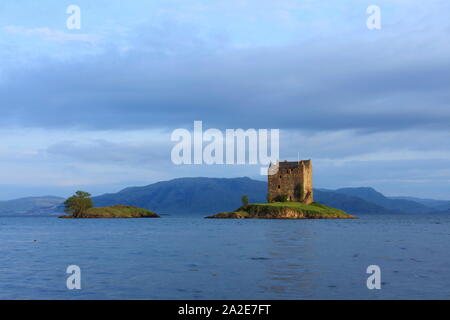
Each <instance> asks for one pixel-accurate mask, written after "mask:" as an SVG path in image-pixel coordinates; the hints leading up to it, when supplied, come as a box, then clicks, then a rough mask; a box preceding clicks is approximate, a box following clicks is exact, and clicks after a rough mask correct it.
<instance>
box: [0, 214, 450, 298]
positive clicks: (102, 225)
mask: <svg viewBox="0 0 450 320" xmlns="http://www.w3.org/2000/svg"><path fill="white" fill-rule="evenodd" d="M449 225H450V215H441V216H439V215H429V216H406V215H402V216H362V217H360V219H355V220H295V221H290V220H245V221H243V220H210V219H202V218H201V217H178V218H177V217H164V218H162V219H126V220H119V219H117V220H115V219H87V220H73V219H56V218H51V217H45V218H44V217H41V218H32V217H28V218H7V217H2V218H0V243H1V246H0V259H1V261H0V262H1V263H0V299H449V298H450V290H449V287H450V273H448V270H449V269H450V255H449V254H448V253H449V251H448V248H449V244H450V231H449V230H450V228H449ZM71 264H76V265H79V266H80V267H81V270H82V290H79V291H75V290H74V291H69V290H67V289H66V285H65V284H66V277H67V274H66V273H65V270H66V268H67V266H68V265H71ZM372 264H375V265H379V266H380V268H381V270H382V289H381V290H368V289H367V287H366V280H367V277H368V274H366V269H367V267H368V266H369V265H372Z"/></svg>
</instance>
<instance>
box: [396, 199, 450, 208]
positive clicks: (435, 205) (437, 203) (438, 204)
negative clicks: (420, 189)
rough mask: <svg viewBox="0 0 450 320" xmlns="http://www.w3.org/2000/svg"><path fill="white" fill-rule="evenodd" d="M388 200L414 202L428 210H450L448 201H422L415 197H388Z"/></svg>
mask: <svg viewBox="0 0 450 320" xmlns="http://www.w3.org/2000/svg"><path fill="white" fill-rule="evenodd" d="M389 198H391V199H401V200H410V201H415V202H418V203H421V204H423V205H425V206H427V207H430V208H450V201H448V200H434V199H422V198H416V197H389Z"/></svg>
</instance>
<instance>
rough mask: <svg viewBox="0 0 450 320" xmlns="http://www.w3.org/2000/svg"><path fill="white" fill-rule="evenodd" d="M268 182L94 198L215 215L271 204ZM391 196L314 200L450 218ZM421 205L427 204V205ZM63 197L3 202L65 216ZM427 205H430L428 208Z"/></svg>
mask: <svg viewBox="0 0 450 320" xmlns="http://www.w3.org/2000/svg"><path fill="white" fill-rule="evenodd" d="M266 194H267V182H265V181H258V180H252V179H250V178H228V179H227V178H179V179H174V180H170V181H161V182H157V183H153V184H150V185H147V186H142V187H129V188H125V189H123V190H121V191H119V192H117V193H108V194H103V195H100V196H96V197H93V198H92V199H93V201H94V205H95V206H97V207H108V206H113V205H118V204H122V205H127V206H135V207H140V208H145V209H148V210H152V211H155V212H158V213H160V214H174V215H176V214H199V215H211V214H213V213H215V212H222V211H232V210H234V209H236V208H238V207H240V206H241V200H240V199H241V196H242V195H247V196H248V197H249V201H250V202H251V203H261V202H265V201H266ZM415 199H417V201H416V200H413V199H412V198H408V199H404V198H391V197H386V196H384V195H383V194H381V193H380V192H378V191H376V190H374V189H373V188H367V187H364V188H341V189H338V190H327V189H315V190H314V200H315V201H316V202H319V203H322V204H324V205H327V206H330V207H333V208H338V209H340V210H343V211H345V212H348V213H349V214H354V215H362V214H399V213H419V214H427V213H450V202H449V201H441V200H435V201H433V200H431V199H419V198H415ZM420 200H423V202H421V201H420ZM63 201H64V199H63V198H60V197H51V196H48V197H32V198H22V199H17V200H11V201H0V214H8V215H11V214H40V215H49V214H53V215H55V214H58V215H60V214H61V213H62V212H63V209H64V208H63V206H62V202H63ZM424 202H426V203H430V205H425V204H424Z"/></svg>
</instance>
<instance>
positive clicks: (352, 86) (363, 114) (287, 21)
mask: <svg viewBox="0 0 450 320" xmlns="http://www.w3.org/2000/svg"><path fill="white" fill-rule="evenodd" d="M71 4H75V5H78V6H79V7H80V8H81V30H68V29H67V28H66V19H67V17H68V15H67V14H66V8H67V6H69V5H71ZM372 4H376V5H378V6H379V7H380V8H381V14H382V28H381V30H376V31H375V30H368V29H367V27H366V19H367V17H368V15H367V14H366V8H367V7H368V6H369V5H372ZM448 12H450V3H449V2H448V1H444V0H442V1H439V0H435V1H427V2H424V1H416V0H397V1H385V0H380V1H378V0H372V1H364V0H355V1H350V0H349V1H344V0H341V1H300V0H298V1H295V0H289V1H285V0H280V1H267V0H260V1H250V0H249V1H235V0H227V1H212V0H208V1H206V0H203V1H190V0H183V1H132V2H131V1H112V0H108V1H98V0H97V1H77V0H74V1H24V0H22V1H10V0H8V1H2V2H1V3H0V97H1V100H0V101H1V102H0V110H1V117H0V134H1V137H2V139H1V142H0V199H11V198H16V197H22V196H28V195H43V194H54V195H62V196H66V195H68V194H70V193H71V192H73V191H74V190H76V189H79V188H82V189H85V190H87V191H91V192H92V193H94V194H99V193H103V192H114V191H117V190H119V189H121V188H123V187H126V186H129V185H145V184H149V183H152V182H156V181H160V180H166V179H171V178H176V177H183V176H213V177H236V176H250V177H253V178H258V179H261V177H260V176H258V172H259V166H181V167H180V166H175V165H173V164H172V163H171V160H170V152H171V148H172V146H173V143H172V142H171V141H170V133H171V132H172V131H173V130H174V129H176V128H187V129H190V128H192V124H193V121H194V120H202V121H203V123H204V126H205V127H209V128H219V129H226V128H244V129H248V128H268V129H270V128H279V129H280V130H281V138H282V141H281V149H280V154H281V158H283V159H291V160H293V159H297V153H300V156H301V157H302V158H312V159H313V161H314V180H315V181H314V182H315V185H316V187H323V188H338V187H348V186H372V187H375V188H376V189H378V190H380V191H381V192H383V193H386V194H388V195H411V196H421V197H432V198H438V199H449V200H450V194H449V190H450V188H449V187H450V148H449V147H450V142H449V141H450V129H449V123H450V59H449V56H450V20H449V19H448Z"/></svg>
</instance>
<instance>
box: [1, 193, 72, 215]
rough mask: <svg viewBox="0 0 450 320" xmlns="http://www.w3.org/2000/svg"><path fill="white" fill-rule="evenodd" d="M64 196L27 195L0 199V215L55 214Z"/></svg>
mask: <svg viewBox="0 0 450 320" xmlns="http://www.w3.org/2000/svg"><path fill="white" fill-rule="evenodd" d="M63 202H64V198H61V197H54V196H43V197H27V198H20V199H14V200H8V201H0V215H16V214H25V215H41V214H42V215H46V214H57V213H58V212H59V213H60V212H61V210H59V209H58V208H60V205H61V204H62V203H63Z"/></svg>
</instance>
